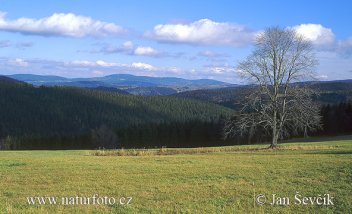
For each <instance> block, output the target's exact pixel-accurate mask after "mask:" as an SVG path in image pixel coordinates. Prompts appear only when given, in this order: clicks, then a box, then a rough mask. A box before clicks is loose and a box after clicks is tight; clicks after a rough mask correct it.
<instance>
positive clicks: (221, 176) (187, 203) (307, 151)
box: [0, 137, 352, 213]
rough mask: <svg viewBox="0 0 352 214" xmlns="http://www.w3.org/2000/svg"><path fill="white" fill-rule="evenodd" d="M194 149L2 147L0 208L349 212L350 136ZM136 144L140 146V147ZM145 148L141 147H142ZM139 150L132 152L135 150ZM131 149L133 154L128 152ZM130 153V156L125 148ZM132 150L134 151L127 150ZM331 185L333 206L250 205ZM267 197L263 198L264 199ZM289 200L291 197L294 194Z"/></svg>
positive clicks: (320, 190) (39, 210) (307, 193)
mask: <svg viewBox="0 0 352 214" xmlns="http://www.w3.org/2000/svg"><path fill="white" fill-rule="evenodd" d="M266 147H268V146H267V145H250V146H231V147H219V148H198V149H164V150H163V151H161V149H155V150H125V151H124V152H125V156H117V155H118V154H117V153H116V151H104V152H105V153H106V152H111V154H104V156H100V155H101V154H95V153H96V152H97V151H2V152H0V213H83V212H88V213H348V212H350V211H351V210H352V194H351V193H352V184H351V183H352V182H351V181H352V137H345V138H333V139H319V141H316V142H290V143H285V144H282V145H281V146H280V147H279V149H277V150H268V149H265V148H266ZM138 152H139V153H138ZM143 152H144V153H143ZM137 153H138V154H137ZM134 154H135V155H134ZM128 155H132V156H128ZM133 155H134V156H133ZM296 192H299V194H301V195H304V196H316V195H319V194H325V193H329V194H330V195H332V196H333V197H334V203H335V204H334V206H316V205H315V206H312V205H300V206H299V205H294V204H290V205H288V206H278V205H276V206H271V205H269V204H265V205H263V206H259V205H255V203H254V195H256V194H264V195H266V196H267V197H268V198H271V195H272V194H277V195H279V196H282V197H283V196H287V197H290V198H292V200H293V197H294V195H295V194H296ZM93 194H98V195H99V196H109V197H115V198H120V197H122V196H125V197H126V196H130V197H132V198H133V199H132V204H130V205H123V206H122V205H114V206H109V205H48V204H47V205H29V204H28V203H27V199H26V197H28V196H57V197H70V196H86V197H91V196H92V195H93ZM268 200H269V199H268ZM292 202H293V201H292Z"/></svg>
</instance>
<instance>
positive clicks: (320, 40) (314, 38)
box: [293, 24, 335, 45]
mask: <svg viewBox="0 0 352 214" xmlns="http://www.w3.org/2000/svg"><path fill="white" fill-rule="evenodd" d="M293 29H295V30H296V31H297V33H299V34H301V35H303V36H304V37H305V38H306V39H308V40H310V41H311V42H312V43H313V44H315V45H332V44H333V43H334V42H335V34H334V33H333V32H332V30H331V29H330V28H326V27H324V26H322V25H320V24H301V25H297V26H294V27H293Z"/></svg>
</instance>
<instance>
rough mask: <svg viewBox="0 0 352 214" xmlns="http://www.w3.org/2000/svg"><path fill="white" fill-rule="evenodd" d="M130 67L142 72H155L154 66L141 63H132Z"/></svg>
mask: <svg viewBox="0 0 352 214" xmlns="http://www.w3.org/2000/svg"><path fill="white" fill-rule="evenodd" d="M132 67H134V68H138V69H144V70H156V68H155V67H154V66H152V65H150V64H147V63H143V62H134V63H132Z"/></svg>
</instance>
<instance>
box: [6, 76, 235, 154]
mask: <svg viewBox="0 0 352 214" xmlns="http://www.w3.org/2000/svg"><path fill="white" fill-rule="evenodd" d="M8 80H9V79H6V81H0V108H1V111H0V121H1V123H0V139H4V138H6V137H7V136H22V137H23V136H26V137H27V138H35V137H37V138H43V137H52V136H59V137H63V136H75V137H76V136H89V135H90V132H91V130H92V129H97V128H98V127H100V126H102V125H105V126H107V127H109V128H111V129H112V130H114V131H116V132H117V133H119V138H120V140H121V141H123V143H124V146H125V147H151V146H159V144H158V143H162V142H161V140H164V142H163V143H165V144H166V146H179V144H178V143H179V142H181V141H182V139H183V138H187V137H192V136H193V135H197V134H194V133H196V132H197V131H199V130H193V129H192V127H194V128H197V127H198V128H199V129H208V128H209V127H210V126H219V127H220V124H219V121H220V119H221V118H222V117H226V116H228V115H230V114H231V112H232V110H230V109H227V108H224V107H221V106H218V105H215V104H210V103H205V102H201V101H195V100H189V99H185V98H175V97H162V96H160V97H142V96H134V95H125V94H118V93H115V92H106V91H99V90H88V89H82V88H73V87H39V88H35V87H32V86H30V85H28V84H25V85H22V84H19V83H18V82H16V81H13V82H11V81H8ZM203 131H205V130H201V131H199V133H198V135H199V136H193V137H198V139H199V141H200V140H201V138H202V137H201V136H200V135H203V134H201V133H204V132H203ZM215 131H216V130H214V132H215ZM187 132H191V134H190V133H188V135H187ZM180 133H186V134H184V136H180V135H181V134H180ZM192 133H193V135H192ZM161 134H163V135H164V138H160V136H159V135H161ZM220 134H221V133H216V134H214V136H211V138H209V139H213V140H215V141H217V140H219V139H220V138H221V136H220ZM215 135H216V136H215ZM146 136H147V137H146ZM158 136H159V137H158ZM204 137H207V136H204ZM127 139H129V140H127ZM147 139H148V140H149V142H148V141H147ZM159 139H160V141H159ZM165 139H166V140H165ZM55 140H57V139H52V141H55ZM156 141H158V142H156ZM171 141H172V142H171ZM168 142H169V143H168ZM182 142H184V143H187V142H188V141H187V140H184V139H183V141H182ZM47 143H50V142H47ZM56 143H57V144H60V143H62V142H61V141H60V142H56ZM81 143H82V144H83V143H84V142H81ZM168 144H169V145H168ZM45 146H47V145H45ZM45 146H43V145H42V147H41V148H45ZM180 146H193V145H180ZM68 147H69V146H68ZM81 147H83V148H84V146H81ZM20 148H22V147H20Z"/></svg>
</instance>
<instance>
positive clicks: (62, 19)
mask: <svg viewBox="0 0 352 214" xmlns="http://www.w3.org/2000/svg"><path fill="white" fill-rule="evenodd" d="M0 30H3V31H10V32H19V33H23V34H35V35H41V36H54V35H55V36H68V37H84V36H94V37H100V36H114V35H119V34H121V33H124V32H125V31H126V30H125V29H123V28H122V27H120V26H118V25H116V24H114V23H107V22H102V21H99V20H93V19H92V18H90V17H86V16H80V15H75V14H73V13H54V14H53V15H51V16H49V17H44V18H40V19H31V18H25V17H22V18H18V19H15V20H7V19H6V13H4V12H0Z"/></svg>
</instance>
